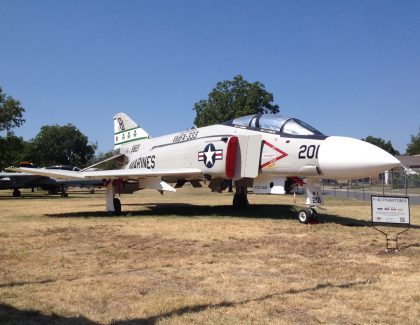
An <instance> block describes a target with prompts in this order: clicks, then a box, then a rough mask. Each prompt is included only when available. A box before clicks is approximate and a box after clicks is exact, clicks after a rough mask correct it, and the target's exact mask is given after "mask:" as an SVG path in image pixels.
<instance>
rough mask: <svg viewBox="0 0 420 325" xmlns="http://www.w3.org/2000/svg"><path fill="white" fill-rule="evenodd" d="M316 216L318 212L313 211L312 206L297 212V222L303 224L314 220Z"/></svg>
mask: <svg viewBox="0 0 420 325" xmlns="http://www.w3.org/2000/svg"><path fill="white" fill-rule="evenodd" d="M317 216H318V213H317V212H316V211H315V209H314V208H306V209H302V210H300V211H299V212H298V219H299V222H301V223H304V224H307V223H309V222H311V221H315V220H316V217H317Z"/></svg>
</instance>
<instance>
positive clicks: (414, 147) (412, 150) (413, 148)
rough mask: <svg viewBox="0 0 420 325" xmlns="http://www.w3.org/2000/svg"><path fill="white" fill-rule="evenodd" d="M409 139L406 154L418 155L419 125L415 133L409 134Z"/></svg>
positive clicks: (419, 148) (419, 145)
mask: <svg viewBox="0 0 420 325" xmlns="http://www.w3.org/2000/svg"><path fill="white" fill-rule="evenodd" d="M410 137H411V141H410V143H409V144H408V145H407V155H410V156H411V155H419V154H420V127H419V132H418V133H417V135H411V136H410Z"/></svg>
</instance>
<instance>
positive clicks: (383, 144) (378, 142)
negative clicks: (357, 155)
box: [362, 135, 400, 156]
mask: <svg viewBox="0 0 420 325" xmlns="http://www.w3.org/2000/svg"><path fill="white" fill-rule="evenodd" d="M362 140H363V141H366V142H369V143H371V144H373V145H375V146H377V147H379V148H381V149H383V150H385V151H387V152H389V153H390V154H391V155H393V156H397V155H399V154H400V152H399V151H398V150H395V149H394V147H393V146H392V143H391V141H385V140H384V139H382V138H375V137H373V136H371V135H369V136H367V137H366V138H364V139H362Z"/></svg>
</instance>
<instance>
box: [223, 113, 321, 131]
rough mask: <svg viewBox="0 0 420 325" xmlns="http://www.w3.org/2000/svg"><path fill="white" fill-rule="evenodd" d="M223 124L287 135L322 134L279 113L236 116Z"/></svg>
mask: <svg viewBox="0 0 420 325" xmlns="http://www.w3.org/2000/svg"><path fill="white" fill-rule="evenodd" d="M225 124H227V125H232V126H238V127H246V128H252V129H254V128H257V129H261V130H262V131H269V132H270V131H271V132H273V131H274V132H275V133H285V134H289V135H303V136H304V135H306V136H308V135H309V136H317V135H320V136H322V135H323V134H322V133H321V132H319V131H318V130H317V129H315V128H314V127H312V126H310V125H309V124H307V123H305V122H303V121H301V120H299V119H297V118H290V117H287V116H284V115H279V114H264V115H260V114H257V115H247V116H242V117H238V118H236V119H234V120H231V121H229V122H226V123H225Z"/></svg>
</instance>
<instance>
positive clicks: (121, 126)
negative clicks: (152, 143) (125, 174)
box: [114, 113, 150, 150]
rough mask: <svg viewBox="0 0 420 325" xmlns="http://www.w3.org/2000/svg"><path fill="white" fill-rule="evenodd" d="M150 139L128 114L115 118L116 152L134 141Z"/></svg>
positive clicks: (118, 115)
mask: <svg viewBox="0 0 420 325" xmlns="http://www.w3.org/2000/svg"><path fill="white" fill-rule="evenodd" d="M144 139H150V136H149V134H148V133H147V132H146V131H144V130H143V129H142V128H141V127H139V126H138V124H137V123H136V122H134V121H133V120H132V119H131V118H130V117H129V116H128V115H127V114H125V113H118V114H116V115H115V116H114V150H117V149H119V148H120V147H121V146H122V145H124V144H126V143H130V142H134V141H139V140H144Z"/></svg>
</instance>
